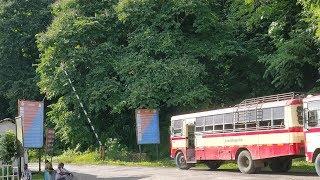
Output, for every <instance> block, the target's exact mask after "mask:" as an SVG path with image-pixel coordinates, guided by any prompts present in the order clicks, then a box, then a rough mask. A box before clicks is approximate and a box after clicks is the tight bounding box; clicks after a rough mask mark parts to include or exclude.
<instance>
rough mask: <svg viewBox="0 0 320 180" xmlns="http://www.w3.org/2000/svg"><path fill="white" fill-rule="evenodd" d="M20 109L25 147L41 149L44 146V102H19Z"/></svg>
mask: <svg viewBox="0 0 320 180" xmlns="http://www.w3.org/2000/svg"><path fill="white" fill-rule="evenodd" d="M18 108H19V109H18V111H19V116H21V118H22V127H23V144H24V147H25V148H41V147H42V146H43V118H44V115H43V113H44V105H43V102H38V101H24V100H19V101H18Z"/></svg>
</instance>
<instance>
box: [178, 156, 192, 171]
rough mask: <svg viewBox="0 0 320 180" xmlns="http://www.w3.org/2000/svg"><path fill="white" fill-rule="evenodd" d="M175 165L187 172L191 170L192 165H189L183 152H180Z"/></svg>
mask: <svg viewBox="0 0 320 180" xmlns="http://www.w3.org/2000/svg"><path fill="white" fill-rule="evenodd" d="M175 163H176V166H177V168H179V169H183V170H187V169H190V168H191V165H190V164H188V163H187V161H186V158H185V157H184V154H183V153H182V152H178V153H177V155H176V157H175Z"/></svg>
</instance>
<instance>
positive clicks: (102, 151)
mask: <svg viewBox="0 0 320 180" xmlns="http://www.w3.org/2000/svg"><path fill="white" fill-rule="evenodd" d="M61 68H62V70H63V72H64V74H65V75H66V77H67V78H68V81H69V84H70V86H71V87H72V90H73V92H74V93H75V95H76V98H77V99H78V102H79V104H80V107H81V108H82V111H83V113H84V115H85V116H86V119H87V121H88V123H89V125H90V127H91V130H92V131H93V133H94V136H95V137H96V139H97V141H98V143H99V146H100V157H101V159H104V158H105V147H104V146H103V144H102V142H101V140H100V138H99V136H98V133H97V132H96V130H95V128H94V126H93V124H92V122H91V119H90V118H89V115H88V113H87V111H86V109H85V108H84V106H83V103H82V101H81V99H80V97H79V95H78V93H77V90H76V88H75V87H74V85H73V83H72V81H71V79H70V77H69V74H68V72H67V71H66V69H65V66H64V63H61Z"/></svg>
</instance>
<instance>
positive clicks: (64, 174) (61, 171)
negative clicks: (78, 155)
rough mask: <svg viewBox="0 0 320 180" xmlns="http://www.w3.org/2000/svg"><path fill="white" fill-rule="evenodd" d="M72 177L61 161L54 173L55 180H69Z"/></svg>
mask: <svg viewBox="0 0 320 180" xmlns="http://www.w3.org/2000/svg"><path fill="white" fill-rule="evenodd" d="M72 178H73V175H72V173H70V172H69V171H68V170H66V169H65V168H64V164H63V163H59V165H58V169H57V173H56V180H70V179H72Z"/></svg>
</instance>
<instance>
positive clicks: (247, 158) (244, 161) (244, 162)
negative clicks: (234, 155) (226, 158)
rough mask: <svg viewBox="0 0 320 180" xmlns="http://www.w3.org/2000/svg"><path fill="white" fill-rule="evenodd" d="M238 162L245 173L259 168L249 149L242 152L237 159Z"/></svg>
mask: <svg viewBox="0 0 320 180" xmlns="http://www.w3.org/2000/svg"><path fill="white" fill-rule="evenodd" d="M237 164H238V168H239V170H240V171H241V172H242V173H244V174H252V173H255V172H256V171H258V170H259V168H256V167H255V163H254V161H253V160H252V157H251V154H250V152H249V151H247V150H244V151H241V152H240V154H239V156H238V159H237Z"/></svg>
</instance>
